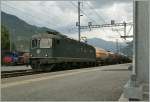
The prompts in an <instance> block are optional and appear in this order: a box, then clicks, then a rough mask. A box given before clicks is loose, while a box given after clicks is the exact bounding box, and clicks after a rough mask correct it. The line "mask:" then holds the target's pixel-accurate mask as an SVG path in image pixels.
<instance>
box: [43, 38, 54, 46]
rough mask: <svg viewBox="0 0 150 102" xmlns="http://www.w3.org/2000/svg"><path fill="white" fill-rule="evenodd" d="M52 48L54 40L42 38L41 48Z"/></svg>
mask: <svg viewBox="0 0 150 102" xmlns="http://www.w3.org/2000/svg"><path fill="white" fill-rule="evenodd" d="M51 47H52V39H50V38H42V39H41V40H40V48H51Z"/></svg>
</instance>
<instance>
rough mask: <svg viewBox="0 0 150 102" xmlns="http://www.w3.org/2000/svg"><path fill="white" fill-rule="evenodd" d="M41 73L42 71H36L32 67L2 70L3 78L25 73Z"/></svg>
mask: <svg viewBox="0 0 150 102" xmlns="http://www.w3.org/2000/svg"><path fill="white" fill-rule="evenodd" d="M39 73H41V72H34V71H33V70H32V69H27V70H14V71H2V72H1V78H9V77H17V76H25V75H32V74H39Z"/></svg>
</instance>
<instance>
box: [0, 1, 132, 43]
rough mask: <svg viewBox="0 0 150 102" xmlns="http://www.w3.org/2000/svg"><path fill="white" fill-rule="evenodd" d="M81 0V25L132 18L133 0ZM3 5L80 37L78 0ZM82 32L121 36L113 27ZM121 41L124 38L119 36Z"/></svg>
mask: <svg viewBox="0 0 150 102" xmlns="http://www.w3.org/2000/svg"><path fill="white" fill-rule="evenodd" d="M81 1H82V3H81V10H82V11H81V14H82V15H83V16H81V25H87V23H88V22H92V23H93V24H104V23H110V20H111V19H113V20H115V22H123V21H126V22H132V17H133V3H132V1H131V0H91V1H83V0H81ZM1 8H2V11H4V12H6V13H10V14H13V15H16V16H17V17H19V18H21V19H23V20H24V21H26V22H27V23H29V24H32V25H36V26H40V27H48V28H51V29H55V30H58V31H59V32H61V33H63V34H65V35H67V36H69V37H73V38H75V39H77V38H78V32H77V31H78V29H77V27H76V22H77V20H78V12H77V10H78V9H77V1H2V4H1ZM129 28H130V27H128V29H129ZM120 34H123V32H120ZM130 34H132V30H131V32H130ZM81 35H82V36H86V37H87V38H94V37H96V38H102V39H104V40H108V41H115V40H116V38H119V33H117V32H116V31H112V28H99V29H92V30H91V31H90V30H89V29H87V30H82V32H81ZM119 41H122V40H121V39H119Z"/></svg>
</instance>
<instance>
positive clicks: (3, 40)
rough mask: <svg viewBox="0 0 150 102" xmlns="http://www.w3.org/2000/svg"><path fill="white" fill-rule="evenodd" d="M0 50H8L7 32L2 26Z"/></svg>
mask: <svg viewBox="0 0 150 102" xmlns="http://www.w3.org/2000/svg"><path fill="white" fill-rule="evenodd" d="M1 49H2V50H9V49H10V39H9V31H8V30H7V29H6V27H5V26H3V25H2V26H1Z"/></svg>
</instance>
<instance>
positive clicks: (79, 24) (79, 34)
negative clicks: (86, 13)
mask: <svg viewBox="0 0 150 102" xmlns="http://www.w3.org/2000/svg"><path fill="white" fill-rule="evenodd" d="M78 34H79V42H80V1H78Z"/></svg>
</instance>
